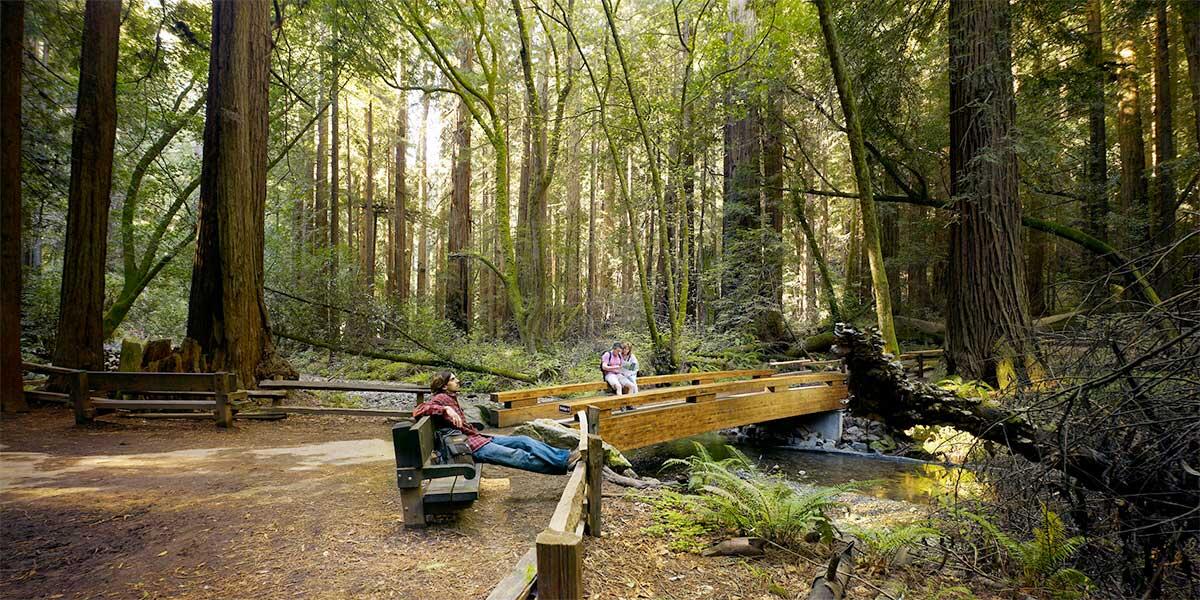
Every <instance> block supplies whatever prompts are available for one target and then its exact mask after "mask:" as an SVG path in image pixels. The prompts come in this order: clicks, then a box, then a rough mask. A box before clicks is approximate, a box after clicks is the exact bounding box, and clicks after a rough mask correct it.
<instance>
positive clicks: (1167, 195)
mask: <svg viewBox="0 0 1200 600" xmlns="http://www.w3.org/2000/svg"><path fill="white" fill-rule="evenodd" d="M1156 4H1157V6H1156V10H1155V17H1154V201H1153V202H1152V203H1151V205H1150V237H1151V239H1152V240H1153V242H1154V246H1155V247H1156V248H1158V249H1164V248H1166V247H1167V246H1170V245H1171V242H1172V241H1174V239H1175V180H1174V177H1173V175H1172V170H1173V166H1172V163H1173V162H1174V161H1175V124H1174V115H1173V111H1174V107H1173V106H1172V104H1171V102H1172V97H1173V96H1174V94H1173V92H1172V89H1171V88H1172V87H1173V83H1172V81H1171V47H1170V44H1169V38H1168V34H1167V33H1168V30H1169V29H1170V26H1169V23H1168V21H1167V0H1158V1H1157V3H1156ZM1173 263H1174V260H1173V257H1172V255H1167V256H1166V257H1165V258H1164V259H1163V261H1162V263H1161V265H1160V266H1159V268H1158V270H1157V273H1155V275H1154V276H1155V279H1156V281H1157V284H1158V285H1157V286H1156V287H1157V288H1158V290H1159V291H1160V292H1161V293H1162V294H1163V295H1164V296H1167V297H1170V296H1171V295H1172V294H1171V279H1172V268H1171V265H1172V264H1173Z"/></svg>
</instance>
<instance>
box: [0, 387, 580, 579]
mask: <svg viewBox="0 0 1200 600" xmlns="http://www.w3.org/2000/svg"><path fill="white" fill-rule="evenodd" d="M389 427H390V425H389V424H387V423H384V422H382V421H380V420H378V419H361V418H352V417H346V418H338V417H305V418H300V419H297V418H292V419H288V420H287V421H283V422H274V423H271V422H243V421H239V422H238V427H237V428H236V429H235V430H232V431H221V430H218V429H216V428H214V427H213V426H212V424H211V422H208V421H195V422H191V421H161V420H156V421H152V422H151V421H142V420H133V419H111V420H107V421H104V420H102V421H98V422H97V424H96V425H94V426H91V427H86V428H77V427H75V426H74V425H73V424H72V423H71V419H70V416H69V414H67V413H64V412H63V411H61V410H54V411H49V410H47V411H38V412H35V413H33V414H32V415H29V416H22V417H18V418H15V419H5V420H4V421H3V423H2V424H0V444H2V445H3V448H0V451H2V452H0V556H2V557H4V560H3V564H2V565H0V597H2V598H104V597H112V598H139V597H176V598H293V597H304V598H349V597H355V598H433V597H440V598H475V597H483V596H486V594H487V592H488V591H489V590H490V588H491V587H492V586H493V585H494V584H495V583H496V582H497V581H498V580H499V579H500V578H501V577H502V576H503V575H504V574H505V573H506V572H507V571H508V570H509V569H510V568H511V567H512V565H513V564H515V563H516V561H517V559H518V558H519V557H520V555H521V554H522V553H524V552H525V550H526V549H528V548H529V546H530V544H531V543H532V541H533V539H534V538H535V537H536V535H537V532H538V531H540V530H541V528H543V527H544V526H545V523H546V522H547V521H548V520H549V517H550V513H551V512H553V509H554V503H555V502H556V501H557V498H558V495H559V493H560V492H561V486H562V483H563V482H562V480H561V478H557V477H547V476H541V475H534V474H528V473H522V472H518V471H513V470H510V469H505V468H501V467H494V466H489V467H487V468H486V469H485V470H484V479H483V482H482V493H481V498H480V500H479V501H478V502H477V503H476V504H475V505H474V506H473V507H472V508H471V509H469V510H467V511H465V512H464V513H463V514H462V517H461V519H460V520H459V521H458V523H457V524H456V525H455V526H453V527H446V526H440V527H431V528H428V529H425V530H407V529H405V528H404V527H403V526H402V520H401V517H400V515H401V510H400V505H399V495H398V493H397V490H396V486H395V479H394V478H395V471H394V462H393V460H394V459H393V456H392V450H391V445H390V441H389Z"/></svg>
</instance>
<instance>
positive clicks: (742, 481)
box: [665, 444, 853, 546]
mask: <svg viewBox="0 0 1200 600" xmlns="http://www.w3.org/2000/svg"><path fill="white" fill-rule="evenodd" d="M729 450H730V453H731V457H730V458H727V459H724V460H714V459H713V458H712V457H711V455H710V454H709V453H708V452H707V451H705V450H704V449H703V447H701V446H700V445H699V444H697V450H696V455H695V456H691V457H688V458H686V459H673V460H671V461H668V464H667V465H665V466H671V465H679V464H682V465H686V466H687V468H688V489H689V490H691V491H693V492H697V493H698V494H699V495H698V504H697V508H698V509H699V510H698V512H699V514H700V516H701V518H702V519H704V520H706V521H708V522H710V523H713V524H715V525H718V526H720V527H723V528H726V529H731V530H734V531H737V532H739V533H741V534H744V535H755V536H758V537H761V538H764V539H767V540H770V541H773V542H775V543H777V544H780V545H784V546H794V545H798V544H799V543H800V542H801V540H803V539H804V536H805V535H806V534H807V533H808V532H810V531H813V530H816V531H817V532H819V533H820V534H821V537H822V539H824V540H829V539H832V537H833V523H832V521H831V520H830V518H829V516H828V514H827V513H828V512H829V511H830V510H832V509H834V508H837V507H840V506H842V504H841V503H840V502H838V501H836V500H835V498H836V497H837V496H838V495H839V494H841V493H843V492H845V491H847V490H850V489H852V488H853V486H852V485H844V486H837V487H828V488H817V489H815V490H812V491H810V492H807V493H801V492H798V491H796V489H794V488H793V487H791V486H790V485H788V484H787V483H784V482H782V481H780V480H777V479H773V478H770V477H767V476H765V475H762V474H761V473H759V472H758V471H757V470H755V469H754V467H753V465H752V464H751V463H750V461H749V459H748V458H746V456H745V455H744V454H742V453H740V452H738V451H737V450H736V449H733V448H729ZM743 474H744V475H743Z"/></svg>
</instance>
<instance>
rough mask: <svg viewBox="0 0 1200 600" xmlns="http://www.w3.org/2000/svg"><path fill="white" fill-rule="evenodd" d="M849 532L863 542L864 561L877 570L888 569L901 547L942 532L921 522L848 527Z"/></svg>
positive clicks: (861, 547)
mask: <svg viewBox="0 0 1200 600" xmlns="http://www.w3.org/2000/svg"><path fill="white" fill-rule="evenodd" d="M847 533H849V534H850V535H853V536H854V537H856V538H858V540H859V541H860V542H862V545H861V546H860V547H859V549H860V550H861V551H862V553H863V559H862V560H863V563H864V564H865V565H867V566H868V568H870V569H872V570H875V571H883V570H886V569H887V567H888V565H889V563H891V561H892V559H893V557H895V556H896V555H897V553H899V552H900V550H901V549H903V548H906V547H908V546H911V545H913V544H915V543H917V542H920V541H921V540H923V539H925V538H928V537H936V536H939V535H941V534H942V532H941V531H939V530H938V529H935V528H933V527H929V526H928V525H921V524H919V523H908V524H905V525H898V526H892V527H870V528H869V527H852V528H848V529H847Z"/></svg>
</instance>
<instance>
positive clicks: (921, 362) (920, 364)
mask: <svg viewBox="0 0 1200 600" xmlns="http://www.w3.org/2000/svg"><path fill="white" fill-rule="evenodd" d="M917 379H921V380H924V379H925V355H923V354H921V353H917Z"/></svg>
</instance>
